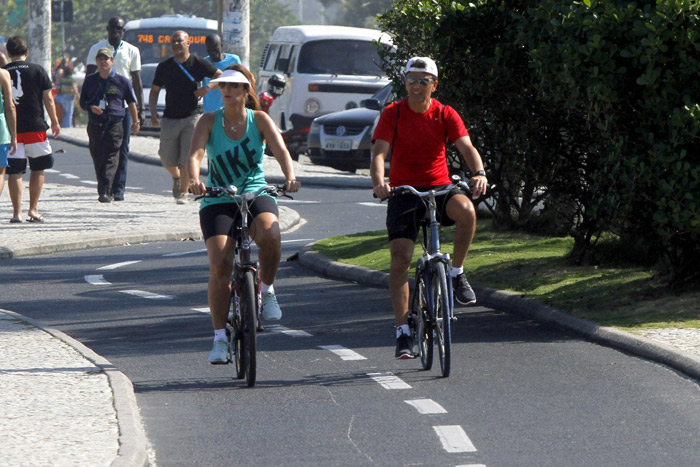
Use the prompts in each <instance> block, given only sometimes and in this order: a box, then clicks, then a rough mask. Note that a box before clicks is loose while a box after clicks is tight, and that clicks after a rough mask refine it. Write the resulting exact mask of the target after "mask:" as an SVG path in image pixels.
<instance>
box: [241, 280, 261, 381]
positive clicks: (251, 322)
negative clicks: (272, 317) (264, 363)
mask: <svg viewBox="0 0 700 467" xmlns="http://www.w3.org/2000/svg"><path fill="white" fill-rule="evenodd" d="M240 299H241V328H242V331H243V333H242V336H243V341H242V347H243V348H242V352H241V353H242V355H243V368H244V369H245V379H246V383H248V387H251V386H255V377H256V373H257V372H256V370H257V368H256V363H257V362H256V358H255V357H256V356H255V350H256V346H257V336H256V329H257V316H256V314H257V294H256V293H255V275H254V274H253V271H246V273H245V274H244V275H243V283H242V284H241V298H240Z"/></svg>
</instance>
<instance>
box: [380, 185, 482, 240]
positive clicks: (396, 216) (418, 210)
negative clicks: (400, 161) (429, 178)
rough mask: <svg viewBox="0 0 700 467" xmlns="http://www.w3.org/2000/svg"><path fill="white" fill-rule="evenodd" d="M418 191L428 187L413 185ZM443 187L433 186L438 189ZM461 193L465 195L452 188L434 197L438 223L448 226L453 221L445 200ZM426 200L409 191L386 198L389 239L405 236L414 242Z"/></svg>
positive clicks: (464, 193) (424, 213) (426, 210)
mask: <svg viewBox="0 0 700 467" xmlns="http://www.w3.org/2000/svg"><path fill="white" fill-rule="evenodd" d="M414 188H415V189H416V190H418V191H428V190H429V189H430V188H426V187H418V186H417V187H414ZM441 188H443V187H433V189H435V190H439V189H441ZM458 193H461V194H463V195H465V196H467V197H469V194H468V193H466V192H464V190H459V189H454V190H452V191H451V192H449V193H447V194H445V195H440V196H436V197H435V203H436V205H437V212H436V217H437V220H438V222H440V225H442V226H444V227H449V226H451V225H454V223H455V222H454V221H453V220H452V219H450V217H449V216H448V215H447V201H448V200H449V199H450V198H452V197H453V196H454V195H456V194H458ZM427 204H428V200H423V199H421V198H419V197H417V196H414V195H413V194H411V193H407V194H403V195H397V196H392V197H391V198H389V200H388V205H387V210H386V228H387V231H388V232H389V241H391V240H394V239H397V238H407V239H409V240H411V241H413V242H414V243H415V241H416V239H417V238H418V230H419V229H418V228H419V226H420V221H421V219H423V218H424V217H425V215H426V214H427V212H428V207H427Z"/></svg>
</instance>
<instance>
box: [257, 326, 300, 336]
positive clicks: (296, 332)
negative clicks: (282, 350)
mask: <svg viewBox="0 0 700 467" xmlns="http://www.w3.org/2000/svg"><path fill="white" fill-rule="evenodd" d="M265 329H267V330H268V331H270V332H277V333H280V334H284V335H286V336H291V337H312V335H311V334H309V333H308V332H306V331H301V330H299V329H289V328H286V327H284V326H280V325H279V324H272V325H270V326H265Z"/></svg>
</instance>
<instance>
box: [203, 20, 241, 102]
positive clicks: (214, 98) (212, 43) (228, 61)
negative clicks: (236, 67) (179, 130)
mask: <svg viewBox="0 0 700 467" xmlns="http://www.w3.org/2000/svg"><path fill="white" fill-rule="evenodd" d="M204 43H205V45H206V47H207V52H208V53H209V55H208V56H207V57H205V58H204V59H205V60H208V61H210V62H211V63H212V64H213V65H214V66H215V67H216V68H218V69H219V70H221V71H224V70H225V69H226V68H227V67H229V66H230V65H233V64H235V63H238V64H240V63H241V59H240V58H238V55H234V54H227V53H223V52H222V51H221V37H220V36H219V35H218V34H211V35H209V36H207V38H206V40H205V42H204ZM209 81H211V80H210V79H209V78H206V79H205V80H204V85H205V86H207V85H208V84H209ZM223 106H224V101H222V100H221V92H219V90H218V89H217V88H216V87H214V88H211V89H210V90H209V92H208V93H207V95H206V96H204V100H203V110H204V112H213V111H215V110H217V109H220V108H221V107H223Z"/></svg>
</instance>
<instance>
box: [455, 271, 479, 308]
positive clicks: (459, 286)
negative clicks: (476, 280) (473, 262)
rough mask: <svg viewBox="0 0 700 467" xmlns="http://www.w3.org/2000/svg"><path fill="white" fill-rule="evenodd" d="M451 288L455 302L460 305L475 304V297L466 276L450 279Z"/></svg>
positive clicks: (461, 275) (460, 275)
mask: <svg viewBox="0 0 700 467" xmlns="http://www.w3.org/2000/svg"><path fill="white" fill-rule="evenodd" d="M452 288H453V289H454V295H455V300H456V301H457V303H459V304H460V305H474V304H475V303H476V295H475V294H474V291H473V290H472V286H471V285H469V282H467V276H465V275H464V273H462V274H459V275H458V276H457V277H453V278H452Z"/></svg>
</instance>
